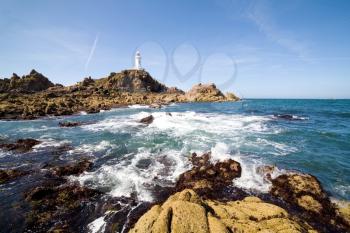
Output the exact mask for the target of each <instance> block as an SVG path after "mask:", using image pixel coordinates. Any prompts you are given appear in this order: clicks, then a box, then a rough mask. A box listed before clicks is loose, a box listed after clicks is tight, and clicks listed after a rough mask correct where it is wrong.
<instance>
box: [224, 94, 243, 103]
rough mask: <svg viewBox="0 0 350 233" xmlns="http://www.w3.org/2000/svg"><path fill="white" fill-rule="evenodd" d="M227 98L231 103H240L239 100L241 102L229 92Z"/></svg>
mask: <svg viewBox="0 0 350 233" xmlns="http://www.w3.org/2000/svg"><path fill="white" fill-rule="evenodd" d="M225 97H226V99H227V100H230V101H238V100H240V98H239V97H238V96H236V95H235V94H233V93H232V92H227V93H226V95H225Z"/></svg>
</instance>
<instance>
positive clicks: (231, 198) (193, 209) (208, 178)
mask: <svg viewBox="0 0 350 233" xmlns="http://www.w3.org/2000/svg"><path fill="white" fill-rule="evenodd" d="M34 141H35V143H33V142H34ZM38 143H40V141H36V140H33V139H22V140H18V141H17V142H15V143H8V144H4V143H2V144H1V148H2V149H3V150H12V148H16V150H17V149H19V150H18V151H17V152H18V153H24V152H26V151H29V150H31V148H32V147H33V146H35V145H37V144H38ZM7 145H11V146H7ZM22 148H25V150H23V149H22ZM189 161H190V162H191V163H192V167H191V169H190V170H188V171H186V172H184V173H182V174H181V175H180V176H179V177H178V179H177V182H176V183H175V184H174V186H172V187H165V188H164V187H158V189H157V190H156V191H155V197H156V199H155V202H154V203H147V202H139V201H138V200H137V199H135V198H133V197H132V196H131V197H112V196H109V195H106V194H105V193H104V192H103V191H101V190H95V189H92V188H89V187H84V186H81V185H80V184H79V183H76V182H74V181H72V180H71V179H69V177H70V176H72V175H74V176H77V175H79V174H82V173H83V172H85V171H89V170H91V169H93V167H94V164H93V162H91V161H89V160H88V159H81V160H80V161H78V162H72V163H68V164H63V165H60V164H46V165H45V166H43V167H41V169H40V170H39V171H35V170H32V171H28V170H21V169H20V168H19V169H8V170H1V173H0V184H7V183H9V182H13V181H15V180H16V179H21V178H22V177H25V176H28V175H31V174H33V173H34V174H35V173H43V174H44V177H46V178H45V181H44V182H42V183H41V184H40V185H38V186H35V187H32V188H29V189H28V190H26V191H25V192H24V194H23V199H24V203H23V205H24V206H27V207H26V208H29V211H28V212H26V214H25V216H24V219H25V224H24V226H23V230H24V231H28V232H88V231H89V229H88V225H89V224H91V222H93V221H94V220H96V219H97V218H100V219H101V221H102V222H103V223H104V225H103V229H104V231H103V232H130V233H135V232H143V233H147V232H150V233H151V232H152V233H163V232H188V229H191V232H204V233H213V232H215V233H221V232H223V233H224V232H225V233H226V232H227V233H230V232H348V231H349V230H350V215H349V210H350V209H349V207H350V205H349V203H345V204H344V203H343V204H342V205H337V204H335V203H333V202H331V200H330V197H329V195H328V194H327V193H326V192H325V191H324V190H323V188H322V186H321V184H320V182H319V181H318V180H317V178H316V177H314V176H312V175H309V174H303V173H298V172H295V171H290V172H288V171H287V172H286V173H283V174H279V175H277V176H275V175H272V173H273V172H274V170H275V169H277V168H276V167H274V166H264V167H259V168H258V172H259V173H260V174H261V175H262V176H264V177H265V179H267V180H269V181H270V182H271V188H270V191H269V192H268V193H256V192H252V191H249V190H243V189H241V188H239V187H235V185H234V183H233V180H234V179H237V178H239V177H240V176H241V173H242V168H241V165H240V163H238V162H237V161H234V160H232V159H226V160H223V161H212V158H211V154H210V153H205V154H203V155H201V156H199V155H197V154H196V153H193V154H192V155H191V156H190V157H189Z"/></svg>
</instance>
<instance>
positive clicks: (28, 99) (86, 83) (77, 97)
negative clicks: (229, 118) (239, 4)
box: [0, 70, 239, 120]
mask: <svg viewBox="0 0 350 233" xmlns="http://www.w3.org/2000/svg"><path fill="white" fill-rule="evenodd" d="M236 100H239V98H238V97H236V96H235V95H234V94H233V93H228V94H227V95H224V94H223V93H222V92H221V91H220V90H219V89H217V88H216V86H215V85H214V84H198V85H195V86H194V87H193V88H192V89H191V90H190V91H188V92H186V93H185V92H183V91H182V90H179V89H178V88H176V87H167V86H165V85H164V84H161V83H159V82H158V81H157V80H155V79H154V78H153V77H152V76H151V75H150V74H149V73H148V72H146V71H145V70H123V71H121V72H119V73H114V72H113V73H111V74H110V75H109V76H108V77H105V78H101V79H96V80H95V79H92V78H91V77H88V78H85V79H84V80H83V81H81V82H79V83H77V84H76V85H73V86H68V87H64V86H62V85H60V84H53V83H52V82H50V81H49V79H48V78H46V77H45V76H43V75H42V74H40V73H38V72H37V71H35V70H32V71H31V72H30V74H29V75H25V76H23V77H21V78H20V77H19V76H18V75H16V74H13V76H12V77H11V78H10V79H0V119H12V120H16V119H35V118H39V117H43V116H50V115H54V116H61V115H71V114H75V113H78V112H81V111H85V112H87V113H97V112H99V111H101V110H108V109H111V108H115V107H120V106H126V105H132V104H147V105H152V104H156V105H157V106H161V105H163V104H169V103H174V102H197V101H198V102H199V101H200V102H214V101H236Z"/></svg>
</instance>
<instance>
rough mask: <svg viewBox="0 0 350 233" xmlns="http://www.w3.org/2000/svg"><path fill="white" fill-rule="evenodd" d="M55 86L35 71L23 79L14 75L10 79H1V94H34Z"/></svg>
mask: <svg viewBox="0 0 350 233" xmlns="http://www.w3.org/2000/svg"><path fill="white" fill-rule="evenodd" d="M53 86H55V85H54V84H53V83H52V82H51V81H50V80H49V79H48V78H46V77H45V76H44V75H42V74H41V73H38V72H37V71H35V70H32V71H31V72H30V73H29V74H28V75H24V76H22V78H21V77H19V76H18V75H17V74H15V73H14V74H13V75H12V77H11V78H10V79H7V78H5V79H0V93H4V92H14V93H33V92H39V91H44V90H46V89H48V88H49V87H53Z"/></svg>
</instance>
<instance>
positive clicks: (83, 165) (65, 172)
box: [50, 159, 93, 177]
mask: <svg viewBox="0 0 350 233" xmlns="http://www.w3.org/2000/svg"><path fill="white" fill-rule="evenodd" d="M92 166H93V163H92V162H91V161H89V160H87V159H84V160H82V161H80V162H78V163H76V164H70V165H66V166H56V167H52V168H50V171H51V172H52V173H53V174H54V175H55V176H59V177H61V176H70V175H79V174H81V173H83V172H84V171H87V170H89V169H91V168H92Z"/></svg>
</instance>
